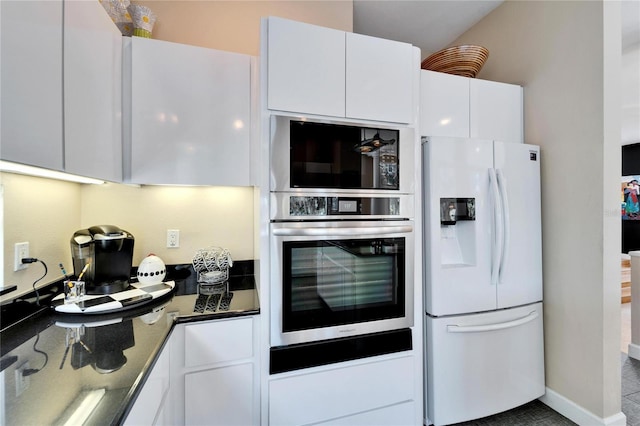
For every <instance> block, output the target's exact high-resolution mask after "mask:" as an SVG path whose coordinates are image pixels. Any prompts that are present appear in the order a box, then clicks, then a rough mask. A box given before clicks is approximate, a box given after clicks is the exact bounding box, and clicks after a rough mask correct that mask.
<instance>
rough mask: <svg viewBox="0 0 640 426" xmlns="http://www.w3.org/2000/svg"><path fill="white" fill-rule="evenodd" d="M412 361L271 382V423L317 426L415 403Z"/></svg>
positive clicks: (343, 369)
mask: <svg viewBox="0 0 640 426" xmlns="http://www.w3.org/2000/svg"><path fill="white" fill-rule="evenodd" d="M413 362H414V360H413V357H404V358H397V359H390V360H385V361H378V362H371V363H369V364H362V365H356V366H353V367H344V368H336V369H333V370H326V371H320V372H314V373H310V374H301V375H299V376H292V377H286V378H283V379H277V380H271V382H270V383H269V423H270V424H274V425H300V424H315V423H321V422H323V421H327V420H329V419H335V418H340V417H346V416H350V415H353V414H355V413H362V412H365V411H369V410H374V409H378V408H380V407H386V406H390V405H393V404H399V403H401V402H406V401H411V400H412V399H413V389H414V380H416V379H417V378H416V377H415V376H414V369H413Z"/></svg>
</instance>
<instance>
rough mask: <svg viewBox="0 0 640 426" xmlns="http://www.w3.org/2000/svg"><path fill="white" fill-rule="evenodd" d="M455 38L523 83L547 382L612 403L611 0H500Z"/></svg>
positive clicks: (592, 405) (616, 375)
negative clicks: (535, 158)
mask: <svg viewBox="0 0 640 426" xmlns="http://www.w3.org/2000/svg"><path fill="white" fill-rule="evenodd" d="M611 7H613V8H614V9H615V8H616V7H617V8H618V9H617V10H618V11H617V15H616V12H615V10H613V11H612V14H610V13H609V12H610V10H609V9H608V8H611ZM603 39H604V42H603ZM461 43H475V44H481V45H483V46H486V47H487V48H488V49H489V51H490V56H489V59H488V61H487V63H486V65H485V67H484V68H483V70H482V71H481V73H480V75H479V78H484V79H488V80H496V81H503V82H510V83H517V84H521V85H523V86H524V102H525V105H524V111H525V120H524V121H525V142H527V143H532V144H538V145H540V146H541V152H542V157H541V158H542V160H541V167H542V220H543V232H542V237H543V268H544V309H545V316H544V320H545V361H546V377H547V387H548V388H550V389H552V390H553V391H555V392H557V393H558V394H560V395H562V396H564V397H565V398H567V399H569V400H571V401H573V402H575V403H576V404H578V405H579V406H581V407H583V408H584V409H586V410H588V411H590V412H591V413H593V414H595V415H596V416H598V417H600V418H606V417H608V416H611V415H614V414H616V413H619V412H620V370H619V363H620V349H619V348H620V279H619V273H620V272H619V262H620V260H619V258H620V255H619V252H620V218H619V214H618V212H617V210H618V209H619V195H618V194H617V191H618V187H617V185H618V184H617V183H616V182H617V181H618V180H619V175H620V122H619V111H620V103H619V98H617V82H618V80H619V77H620V12H619V4H618V5H617V6H616V4H615V3H614V2H604V5H603V2H601V1H589V2H584V1H581V2H573V1H512V0H508V1H506V2H505V3H504V4H503V5H501V6H500V7H499V8H497V9H496V10H495V11H494V12H493V13H491V14H490V15H489V16H487V17H486V18H485V19H484V20H482V21H481V22H480V23H479V24H477V25H476V26H474V27H473V28H472V29H471V30H470V31H468V32H467V33H465V34H464V35H462V36H461V37H460V38H459V39H457V40H455V42H454V43H452V44H461ZM616 44H617V47H616ZM616 120H617V121H616Z"/></svg>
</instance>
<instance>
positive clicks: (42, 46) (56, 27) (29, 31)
mask: <svg viewBox="0 0 640 426" xmlns="http://www.w3.org/2000/svg"><path fill="white" fill-rule="evenodd" d="M62 11H63V8H62V1H10V0H6V1H5V0H3V1H2V2H0V16H1V25H0V28H1V33H0V38H1V42H2V48H1V49H0V54H1V59H0V60H1V62H2V73H1V77H0V78H1V80H0V81H1V82H0V84H1V87H0V91H1V93H2V100H1V106H0V111H2V122H1V124H0V127H1V129H2V130H1V132H2V133H1V140H2V149H1V150H0V156H1V157H2V159H3V160H9V161H15V162H18V163H23V164H30V165H34V166H40V167H45V168H48V169H57V170H61V169H62V166H63V159H62V155H63V148H62V137H63V135H62V85H61V82H62Z"/></svg>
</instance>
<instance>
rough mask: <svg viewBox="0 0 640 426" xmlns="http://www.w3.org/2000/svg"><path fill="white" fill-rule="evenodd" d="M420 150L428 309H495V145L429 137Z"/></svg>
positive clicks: (440, 312) (437, 312) (442, 311)
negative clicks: (491, 174)
mask: <svg viewBox="0 0 640 426" xmlns="http://www.w3.org/2000/svg"><path fill="white" fill-rule="evenodd" d="M422 149H423V164H424V167H423V179H424V185H423V188H424V197H423V200H424V206H423V211H424V220H425V222H424V230H425V231H424V232H425V238H424V256H425V258H424V265H425V284H426V287H425V288H426V291H425V307H426V311H427V313H429V314H430V315H433V316H440V315H452V314H458V313H468V312H480V311H488V310H492V309H495V308H496V287H497V286H496V285H494V284H492V283H491V265H492V255H493V254H494V251H495V250H494V247H493V240H492V239H493V231H494V229H493V228H494V222H493V220H494V210H493V204H494V200H493V198H492V195H491V192H490V180H489V170H491V168H492V167H493V142H492V141H488V140H471V139H463V138H442V137H429V138H424V139H423V144H422ZM461 200H462V201H461ZM469 200H473V203H474V205H473V206H468V205H467V202H469ZM462 210H465V211H464V212H462ZM450 214H453V216H455V217H453V218H452V217H451V215H450ZM451 219H456V220H455V221H454V220H451Z"/></svg>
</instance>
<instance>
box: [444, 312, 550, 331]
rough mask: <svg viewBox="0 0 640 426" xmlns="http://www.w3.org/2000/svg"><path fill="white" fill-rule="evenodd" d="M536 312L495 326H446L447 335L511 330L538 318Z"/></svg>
mask: <svg viewBox="0 0 640 426" xmlns="http://www.w3.org/2000/svg"><path fill="white" fill-rule="evenodd" d="M538 316H539V315H538V312H537V311H531V312H529V314H528V315H526V316H524V317H522V318H518V319H515V320H511V321H507V322H500V323H497V324H485V325H456V324H450V325H447V333H481V332H483V331H496V330H504V329H505V328H513V327H517V326H519V325H522V324H526V323H528V322H531V321H533V320H535V319H536V318H538Z"/></svg>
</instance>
